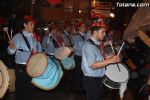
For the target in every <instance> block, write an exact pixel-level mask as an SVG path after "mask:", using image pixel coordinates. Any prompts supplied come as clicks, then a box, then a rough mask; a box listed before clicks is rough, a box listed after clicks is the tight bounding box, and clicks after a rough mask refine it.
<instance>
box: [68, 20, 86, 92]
mask: <svg viewBox="0 0 150 100" xmlns="http://www.w3.org/2000/svg"><path fill="white" fill-rule="evenodd" d="M77 27H78V33H77V34H76V35H73V36H72V38H71V43H72V44H73V48H74V50H75V55H74V60H75V69H76V71H75V74H76V92H77V94H83V85H82V78H83V73H82V70H81V62H82V57H81V56H82V46H83V44H84V42H85V32H86V24H85V23H84V22H82V21H81V22H79V23H78V25H77Z"/></svg>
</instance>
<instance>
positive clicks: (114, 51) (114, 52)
mask: <svg viewBox="0 0 150 100" xmlns="http://www.w3.org/2000/svg"><path fill="white" fill-rule="evenodd" d="M109 42H110V46H111V49H112V51H113V53H114V54H115V51H114V48H113V45H112V42H111V41H109Z"/></svg>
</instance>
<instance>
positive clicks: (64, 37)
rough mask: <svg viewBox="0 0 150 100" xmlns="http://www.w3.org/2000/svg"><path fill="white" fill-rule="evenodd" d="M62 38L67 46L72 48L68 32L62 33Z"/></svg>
mask: <svg viewBox="0 0 150 100" xmlns="http://www.w3.org/2000/svg"><path fill="white" fill-rule="evenodd" d="M62 38H63V41H64V44H65V46H70V41H69V34H68V33H67V32H66V31H64V32H63V33H62Z"/></svg>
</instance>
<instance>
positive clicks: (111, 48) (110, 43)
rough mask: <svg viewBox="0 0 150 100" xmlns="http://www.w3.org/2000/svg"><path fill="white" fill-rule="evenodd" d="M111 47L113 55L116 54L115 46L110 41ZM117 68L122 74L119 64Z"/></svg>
mask: <svg viewBox="0 0 150 100" xmlns="http://www.w3.org/2000/svg"><path fill="white" fill-rule="evenodd" d="M110 46H111V49H112V51H113V53H114V54H115V50H114V48H113V45H112V42H111V41H110ZM117 67H118V70H119V72H120V71H121V70H120V68H119V65H118V64H117Z"/></svg>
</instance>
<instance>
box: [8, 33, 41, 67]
mask: <svg viewBox="0 0 150 100" xmlns="http://www.w3.org/2000/svg"><path fill="white" fill-rule="evenodd" d="M23 35H24V36H25V37H26V38H27V40H28V42H29V45H30V48H31V49H30V50H29V48H28V47H27V44H26V42H25V40H24V38H23V37H22V35H21V33H18V34H16V35H15V36H14V37H13V39H12V41H13V43H14V46H15V48H14V49H11V48H10V47H8V49H7V50H8V53H9V54H10V55H13V54H15V52H16V54H15V62H16V63H17V64H26V63H27V61H28V59H29V57H30V55H31V51H32V49H34V51H35V52H41V51H42V50H41V44H40V43H39V42H37V41H36V40H35V39H34V37H33V34H32V33H27V32H25V31H23ZM18 49H22V50H23V51H19V50H18Z"/></svg>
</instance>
